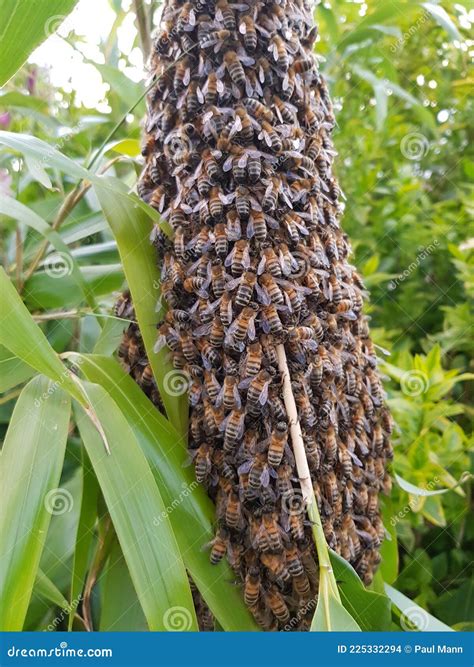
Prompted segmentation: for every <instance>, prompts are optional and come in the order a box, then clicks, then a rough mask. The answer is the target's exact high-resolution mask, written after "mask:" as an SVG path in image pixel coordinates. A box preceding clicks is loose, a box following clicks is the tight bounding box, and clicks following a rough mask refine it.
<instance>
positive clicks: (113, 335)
mask: <svg viewBox="0 0 474 667" xmlns="http://www.w3.org/2000/svg"><path fill="white" fill-rule="evenodd" d="M127 326H128V324H127V322H126V321H124V320H119V319H114V318H108V319H107V320H106V321H105V324H104V327H103V329H102V331H101V333H100V336H99V338H98V339H97V342H96V344H95V346H94V354H105V355H111V354H113V353H114V352H115V350H116V349H117V348H118V346H119V345H120V341H121V340H122V336H123V332H124V330H125V329H126V328H127Z"/></svg>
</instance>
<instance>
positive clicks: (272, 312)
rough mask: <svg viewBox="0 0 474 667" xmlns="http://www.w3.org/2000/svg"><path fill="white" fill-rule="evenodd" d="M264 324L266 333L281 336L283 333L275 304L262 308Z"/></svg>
mask: <svg viewBox="0 0 474 667" xmlns="http://www.w3.org/2000/svg"><path fill="white" fill-rule="evenodd" d="M262 322H263V324H262V326H263V330H264V331H265V333H272V334H280V333H282V331H283V324H282V322H281V319H280V316H279V315H278V311H277V309H276V307H275V306H274V305H273V303H270V304H268V306H264V307H263V308H262Z"/></svg>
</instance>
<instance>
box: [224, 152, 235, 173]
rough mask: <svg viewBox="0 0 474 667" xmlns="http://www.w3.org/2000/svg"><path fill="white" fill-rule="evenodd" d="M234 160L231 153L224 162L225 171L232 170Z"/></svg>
mask: <svg viewBox="0 0 474 667" xmlns="http://www.w3.org/2000/svg"><path fill="white" fill-rule="evenodd" d="M233 161H234V158H233V156H232V155H229V157H228V158H227V160H226V161H225V162H224V164H223V165H222V171H224V172H227V171H230V170H231V169H232V163H233Z"/></svg>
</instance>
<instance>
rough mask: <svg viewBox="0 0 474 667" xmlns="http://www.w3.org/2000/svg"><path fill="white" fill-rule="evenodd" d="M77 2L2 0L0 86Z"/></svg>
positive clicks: (68, 0) (62, 0) (55, 28)
mask: <svg viewBox="0 0 474 667" xmlns="http://www.w3.org/2000/svg"><path fill="white" fill-rule="evenodd" d="M76 2H77V0H48V1H47V2H42V1H41V0H36V1H35V0H2V3H1V4H2V6H1V12H0V42H1V44H2V57H1V59H0V86H3V85H4V84H5V83H6V82H7V81H8V80H9V79H10V78H11V77H12V76H13V75H14V74H15V72H16V71H17V70H19V69H20V67H21V66H22V65H23V63H24V62H25V61H26V59H27V58H28V56H29V55H30V53H32V52H33V51H34V50H35V49H36V47H37V46H39V45H40V44H41V42H44V40H45V39H47V38H48V37H49V36H50V35H52V34H54V32H55V31H56V30H57V29H58V27H59V25H60V23H61V22H62V20H63V19H65V18H66V16H67V15H68V14H69V13H70V12H71V11H72V9H73V8H74V6H75V4H76Z"/></svg>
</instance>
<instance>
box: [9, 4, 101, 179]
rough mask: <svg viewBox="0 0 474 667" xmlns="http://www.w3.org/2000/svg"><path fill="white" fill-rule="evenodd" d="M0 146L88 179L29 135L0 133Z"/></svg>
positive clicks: (72, 162)
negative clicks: (2, 145)
mask: <svg viewBox="0 0 474 667" xmlns="http://www.w3.org/2000/svg"><path fill="white" fill-rule="evenodd" d="M10 1H11V0H10ZM0 144H4V145H5V146H8V147H9V148H12V149H13V150H14V151H18V152H19V153H22V154H23V155H25V156H26V155H27V156H28V157H29V158H31V159H32V160H36V161H37V162H39V163H40V164H42V165H45V166H48V167H54V168H55V169H59V170H60V171H63V172H64V173H66V174H68V175H69V176H72V177H73V178H77V179H79V180H81V179H83V178H88V177H89V178H90V174H89V172H88V171H87V169H84V167H81V165H79V164H78V163H77V162H74V160H71V159H70V158H68V157H66V156H65V155H63V153H61V152H60V151H58V150H57V149H56V148H54V147H53V146H50V145H49V144H47V143H46V142H45V141H42V140H41V139H37V138H36V137H32V136H30V135H29V134H19V133H15V132H4V131H1V132H0Z"/></svg>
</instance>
